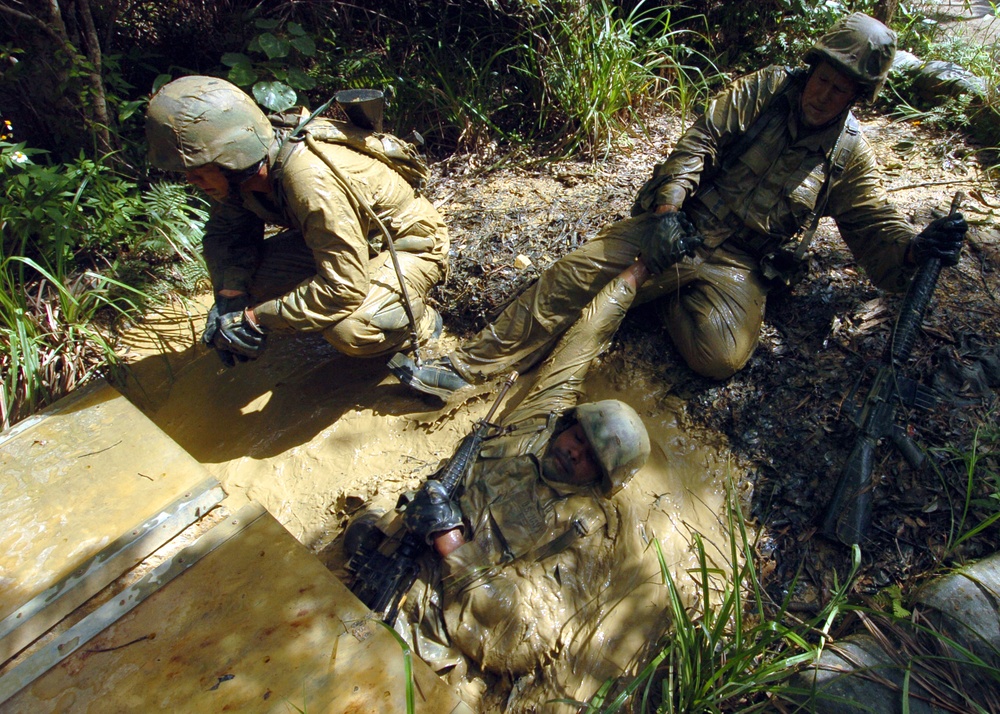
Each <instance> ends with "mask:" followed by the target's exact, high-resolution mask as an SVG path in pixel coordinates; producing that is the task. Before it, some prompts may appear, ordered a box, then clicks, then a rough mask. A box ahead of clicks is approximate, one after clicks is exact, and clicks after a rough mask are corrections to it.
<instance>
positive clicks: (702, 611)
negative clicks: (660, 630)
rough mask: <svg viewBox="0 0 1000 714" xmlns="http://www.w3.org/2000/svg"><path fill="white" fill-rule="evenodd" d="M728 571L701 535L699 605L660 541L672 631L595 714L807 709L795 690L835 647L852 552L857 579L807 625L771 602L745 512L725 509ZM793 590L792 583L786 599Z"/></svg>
mask: <svg viewBox="0 0 1000 714" xmlns="http://www.w3.org/2000/svg"><path fill="white" fill-rule="evenodd" d="M727 512H728V525H729V552H728V554H727V555H728V560H729V563H728V564H727V566H726V567H723V568H719V567H713V566H712V565H710V564H709V558H708V557H707V555H706V546H705V543H704V541H703V540H702V539H701V537H700V535H698V534H695V536H694V549H695V553H696V554H697V557H698V567H697V568H696V569H695V570H692V571H689V572H690V574H691V575H692V577H693V581H694V583H695V586H696V594H695V600H696V604H695V605H694V606H693V607H689V606H688V605H686V604H685V601H684V599H683V598H682V596H681V593H680V588H679V587H678V585H677V582H676V581H675V580H674V578H673V576H672V574H671V572H670V568H669V566H668V564H667V563H666V562H665V560H664V557H663V553H662V551H661V550H660V549H659V547H658V541H655V540H654V541H653V545H654V548H655V552H656V556H657V557H658V558H659V560H660V571H661V574H662V577H663V580H664V584H665V586H666V587H667V588H668V589H669V603H670V605H669V611H668V613H667V616H668V617H669V618H670V622H671V626H670V628H669V630H668V632H667V634H666V635H665V637H664V638H663V640H662V641H661V643H660V644H659V645H658V647H657V648H655V651H654V652H653V653H652V655H651V656H650V658H649V660H648V663H647V664H646V665H645V667H643V669H642V670H641V671H640V672H639V673H638V675H637V676H636V677H635V678H634V679H633V680H632V681H631V682H629V683H628V684H627V685H625V686H624V688H623V689H622V690H621V691H620V692H619V693H618V694H617V695H615V696H613V697H612V696H610V694H609V692H608V691H604V692H602V693H599V694H598V696H597V697H595V699H594V700H592V701H591V702H590V703H589V705H588V706H589V709H588V711H592V712H598V711H599V712H608V713H609V714H610V713H612V712H618V711H622V710H623V709H624V708H625V707H626V706H630V711H641V712H647V711H650V712H651V711H655V712H666V713H669V714H673V713H675V712H676V713H678V714H681V713H684V714H686V713H693V712H730V711H740V712H752V711H764V710H771V709H770V707H772V706H773V704H774V701H775V700H787V701H790V702H801V701H802V700H803V699H804V698H806V697H808V696H809V692H808V691H806V690H803V689H802V688H799V687H796V686H794V685H793V684H792V683H791V679H792V677H793V675H794V674H795V673H796V672H798V671H799V670H800V669H801V668H802V667H804V666H806V665H808V664H811V663H813V662H814V661H815V660H816V659H817V658H818V656H819V654H820V653H821V652H822V650H823V648H824V647H825V646H826V644H827V642H828V640H829V633H830V629H831V627H832V625H833V623H834V620H835V618H836V617H837V616H838V615H839V614H841V613H842V612H843V611H844V610H845V608H847V595H848V592H849V590H850V587H851V584H852V582H853V579H854V576H855V574H856V572H857V569H858V567H859V565H860V560H861V554H860V550H859V549H858V548H857V547H855V548H854V550H853V557H852V568H851V571H850V574H849V575H848V577H847V578H846V579H845V581H844V582H843V583H842V584H837V585H836V586H835V588H834V591H833V592H832V593H831V596H830V598H829V601H828V603H827V605H826V606H825V607H824V608H823V609H822V610H821V611H820V612H819V613H818V614H816V615H815V616H814V617H812V618H811V619H809V620H807V621H803V620H799V619H798V618H796V617H795V616H794V615H793V614H792V613H791V612H790V611H789V607H788V606H789V600H790V596H789V598H786V600H785V602H782V603H780V604H778V603H773V602H772V601H771V600H770V598H769V597H768V596H767V594H766V592H765V591H764V588H763V587H762V585H761V582H760V577H759V573H758V571H757V567H756V564H755V563H756V560H755V557H756V553H755V547H754V543H753V540H752V538H751V536H750V534H749V533H748V532H747V529H746V525H745V524H744V522H743V519H742V515H741V514H740V513H739V507H738V506H737V505H736V504H735V503H733V502H732V500H731V499H730V502H729V504H728V507H727ZM794 590H795V582H793V583H792V584H791V585H790V587H789V592H790V593H791V592H793V591H794Z"/></svg>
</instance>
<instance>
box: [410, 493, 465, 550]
mask: <svg viewBox="0 0 1000 714" xmlns="http://www.w3.org/2000/svg"><path fill="white" fill-rule="evenodd" d="M402 500H403V499H401V504H402ZM400 508H402V510H403V525H405V526H406V528H407V529H408V530H409V531H410V532H411V533H416V534H417V535H418V536H420V537H421V538H423V539H424V540H425V541H427V543H428V544H430V543H431V542H432V541H433V539H434V536H435V535H436V534H438V533H443V532H444V531H450V530H452V529H453V528H461V527H462V511H461V510H460V509H459V507H458V504H457V503H455V502H454V501H452V500H451V499H450V498H448V494H447V492H446V491H445V490H444V487H443V486H442V485H441V482H440V481H434V480H431V481H428V482H427V483H425V484H424V485H423V487H422V488H421V489H420V490H419V491H417V492H416V493H415V494H414V495H413V498H412V499H410V501H409V502H408V503H405V504H402V505H400V506H397V509H400Z"/></svg>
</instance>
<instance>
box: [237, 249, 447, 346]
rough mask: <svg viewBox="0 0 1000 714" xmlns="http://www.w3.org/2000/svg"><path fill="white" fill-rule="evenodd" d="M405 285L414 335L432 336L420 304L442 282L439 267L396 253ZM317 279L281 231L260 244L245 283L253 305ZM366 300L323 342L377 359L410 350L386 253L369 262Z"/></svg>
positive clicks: (432, 319)
mask: <svg viewBox="0 0 1000 714" xmlns="http://www.w3.org/2000/svg"><path fill="white" fill-rule="evenodd" d="M397 257H398V258H399V263H400V268H401V272H402V273H403V277H404V279H405V280H406V289H407V292H408V294H409V297H410V306H411V308H412V310H413V317H414V318H415V319H416V322H417V335H418V339H420V340H421V341H424V340H427V339H429V338H430V336H431V334H432V333H433V331H434V329H435V326H436V321H437V312H436V311H435V310H433V309H431V308H428V307H427V306H426V304H425V303H424V298H426V296H427V293H429V292H430V291H431V288H433V287H434V286H435V285H436V284H437V283H439V282H440V281H441V279H442V278H443V277H444V268H443V267H442V266H441V264H440V263H439V262H437V261H435V260H431V259H429V258H425V257H423V256H421V255H419V254H415V253H407V252H405V251H397ZM315 274H316V262H315V259H314V258H313V254H312V251H311V250H310V249H309V247H308V246H306V244H305V241H304V240H302V236H301V235H300V234H299V233H298V232H297V231H285V232H283V233H281V234H279V235H276V236H274V237H272V238H268V239H267V240H265V241H264V251H263V255H262V256H261V260H260V263H259V264H258V267H257V269H256V271H255V272H254V274H253V277H252V280H251V283H250V288H249V292H250V297H251V301H252V303H254V304H256V303H260V302H263V301H265V300H271V299H274V298H277V297H280V296H281V295H284V294H285V293H288V292H290V291H291V290H293V289H294V288H295V287H296V286H297V285H298V284H299V283H301V282H302V281H303V280H308V279H310V278H311V277H313V276H314V275H315ZM368 275H369V288H368V295H367V296H366V297H365V299H364V301H363V302H362V303H361V305H360V306H358V309H357V310H355V311H354V312H353V313H351V314H350V315H348V316H347V317H345V318H344V319H342V320H340V321H339V322H337V323H336V324H334V325H331V326H330V327H328V328H326V329H325V330H323V337H324V338H325V339H326V341H327V342H329V343H330V344H332V345H333V346H334V347H336V348H337V350H339V351H340V352H343V353H344V354H347V355H351V356H352V357H381V356H384V355H388V354H392V353H394V352H398V351H400V350H406V349H409V348H410V347H412V345H411V344H410V342H411V330H410V323H409V319H408V317H407V315H406V310H405V309H404V307H403V300H402V292H401V290H400V289H399V279H398V277H397V276H396V271H395V269H394V268H393V265H392V260H391V258H390V256H389V253H388V252H382V253H379V254H378V255H377V256H375V257H374V258H372V259H371V260H370V261H369V262H368Z"/></svg>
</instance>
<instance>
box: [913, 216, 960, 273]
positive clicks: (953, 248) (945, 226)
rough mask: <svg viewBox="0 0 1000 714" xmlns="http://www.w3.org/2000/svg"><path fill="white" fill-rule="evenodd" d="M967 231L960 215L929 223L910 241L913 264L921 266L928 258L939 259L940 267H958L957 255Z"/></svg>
mask: <svg viewBox="0 0 1000 714" xmlns="http://www.w3.org/2000/svg"><path fill="white" fill-rule="evenodd" d="M968 230H969V225H968V224H967V223H966V222H965V218H963V217H962V214H961V213H952V214H951V215H950V216H943V217H942V218H938V219H936V220H934V221H931V223H930V225H928V226H927V227H926V228H924V229H923V230H922V231H920V232H919V233H918V234H917V235H915V236H913V240H911V241H910V251H911V252H910V255H911V256H912V257H913V262H915V263H916V264H917V265H923V264H924V263H926V262H927V261H928V260H929V259H930V258H940V259H941V264H942V265H958V255H959V253H961V251H962V241H964V240H965V234H966V233H967V232H968Z"/></svg>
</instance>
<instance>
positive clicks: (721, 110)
mask: <svg viewBox="0 0 1000 714" xmlns="http://www.w3.org/2000/svg"><path fill="white" fill-rule="evenodd" d="M895 47H896V36H895V33H893V32H892V31H891V30H889V29H888V28H887V27H886V26H885V25H883V24H882V23H880V22H878V21H877V20H874V19H872V18H871V17H868V16H867V15H864V14H861V13H855V14H852V15H850V16H849V17H847V18H844V19H843V20H841V21H840V22H838V23H837V24H835V25H834V27H833V28H832V29H831V30H830V31H829V32H828V33H826V34H824V35H823V36H822V37H821V38H820V39H819V40H818V41H817V42H816V43H815V44H814V45H813V47H812V48H811V49H810V50H809V51H808V52H807V53H806V55H805V57H804V60H805V64H806V65H807V67H804V68H799V69H790V68H786V67H777V66H772V67H768V68H766V69H763V70H760V71H758V72H756V73H754V74H751V75H749V76H747V77H744V78H742V79H740V80H737V81H736V82H735V83H734V84H733V85H732V86H731V87H730V88H729V89H727V90H726V91H724V92H722V93H721V94H719V95H718V96H717V97H715V98H714V99H713V100H712V101H711V102H710V103H709V105H708V107H707V110H706V111H705V113H704V114H703V115H702V116H701V117H699V118H698V119H697V120H696V121H695V122H694V123H693V124H692V125H691V127H690V128H689V129H688V130H687V131H686V132H685V133H684V135H683V136H682V137H681V138H680V139H679V141H678V142H677V145H676V146H675V148H674V151H673V152H672V153H671V154H670V156H669V157H668V158H667V160H666V161H665V162H663V163H662V164H659V165H658V166H657V167H656V168H655V170H654V173H653V177H652V178H651V179H650V180H649V181H648V182H647V183H646V184H645V185H644V186H643V187H642V189H641V190H640V192H639V195H638V197H637V199H636V202H635V206H634V207H633V217H632V218H628V219H625V220H622V221H619V222H617V223H614V224H612V225H610V226H608V227H607V228H605V229H604V230H603V231H601V233H599V234H598V235H597V236H596V237H595V238H594V239H593V240H591V241H589V242H588V243H586V244H584V245H583V246H581V247H580V248H578V249H577V250H575V251H573V252H572V253H569V254H567V255H565V256H563V257H562V258H561V259H560V260H558V261H556V262H555V263H554V264H553V265H551V266H550V267H549V268H548V269H547V270H545V271H544V272H543V273H542V275H541V276H540V278H539V279H538V281H536V282H535V284H534V285H532V286H531V287H530V288H529V289H527V290H526V291H525V292H524V293H522V294H521V295H520V296H519V297H518V299H517V300H516V301H514V302H513V303H511V304H510V305H509V306H508V307H507V308H506V309H505V310H504V312H503V313H502V314H501V315H500V316H499V317H498V318H497V320H496V322H495V323H494V324H492V325H490V326H488V327H487V328H486V329H484V330H483V331H481V332H480V333H479V334H478V335H476V336H475V337H473V338H472V339H471V340H470V341H468V342H466V343H465V344H463V345H462V346H461V347H460V348H459V349H457V350H454V351H453V352H451V353H450V354H449V355H448V356H446V357H443V358H439V359H437V360H432V361H429V362H426V363H424V364H421V365H418V364H415V363H414V362H413V361H412V360H409V359H408V358H406V357H404V356H397V357H394V358H393V360H392V361H391V362H390V369H392V371H393V373H394V374H395V375H396V376H397V377H398V378H399V379H400V381H402V382H403V383H405V384H407V385H409V386H411V387H412V388H413V389H416V390H418V391H421V392H424V393H427V394H433V395H436V396H439V397H442V398H447V397H448V396H449V395H450V394H451V393H452V392H454V391H456V390H458V389H461V388H463V387H465V386H467V385H468V384H470V383H480V382H483V381H486V380H488V379H489V378H491V377H493V376H495V375H498V374H503V373H505V372H507V371H509V370H511V369H517V370H519V371H522V372H523V371H524V370H526V369H528V368H530V367H531V365H533V364H535V363H537V362H538V361H539V360H540V359H542V358H543V357H544V356H545V354H546V353H547V352H548V351H549V350H550V349H551V347H552V345H553V344H555V341H556V340H557V339H558V338H559V335H560V334H562V332H563V331H564V330H566V329H567V328H568V327H569V326H570V325H571V324H573V323H574V322H575V321H576V319H577V317H578V315H579V314H580V310H581V309H582V307H583V306H584V305H585V304H586V303H587V301H588V300H590V298H591V297H592V296H593V295H594V294H595V293H596V292H597V291H598V290H600V289H601V287H602V286H603V285H604V284H605V283H607V281H608V280H610V279H611V278H612V277H613V276H615V275H617V274H618V273H619V272H620V271H621V270H622V269H623V268H624V267H625V266H627V265H628V264H629V263H631V262H632V261H633V260H634V259H635V258H636V256H637V255H640V254H641V255H643V256H644V258H645V259H646V262H647V264H648V265H649V267H650V268H651V269H653V270H654V272H657V271H659V274H658V275H657V276H656V277H655V278H654V279H652V280H650V281H649V282H648V283H647V284H646V285H644V286H643V288H642V290H641V291H640V292H639V295H638V296H637V303H641V302H651V301H652V302H653V304H654V305H655V306H657V307H658V308H659V312H660V315H661V316H662V319H663V323H664V325H665V327H666V328H667V331H668V333H669V334H670V337H671V339H672V341H673V343H674V345H675V346H676V348H677V351H678V352H679V353H680V355H681V356H682V357H683V359H684V360H685V362H686V363H687V364H688V366H689V367H690V368H691V369H692V370H694V371H695V372H697V373H698V374H701V375H703V376H706V377H710V378H714V379H726V378H728V377H730V376H731V375H733V374H734V373H735V372H737V371H738V370H740V369H742V368H743V366H744V365H745V364H746V363H747V361H748V360H749V359H750V356H751V355H752V354H753V351H754V349H755V348H756V346H757V343H758V340H759V337H760V328H761V325H762V323H763V319H764V307H765V303H766V301H767V296H768V293H769V292H770V291H772V290H774V289H777V288H779V287H783V286H786V285H788V284H790V283H792V282H794V281H795V280H796V279H797V277H800V276H801V274H802V272H803V271H804V270H805V269H806V265H807V262H806V257H807V250H808V247H809V244H810V241H811V239H812V235H813V233H814V231H815V229H816V227H817V224H818V221H819V219H820V217H822V216H832V217H833V218H834V220H835V221H836V223H837V227H838V229H839V231H840V234H841V236H842V237H843V239H844V241H845V242H846V244H847V247H848V248H849V249H850V250H851V252H852V253H853V254H854V256H855V258H856V259H857V261H858V263H859V264H860V265H861V266H862V267H863V268H864V270H865V271H866V272H867V274H868V276H869V277H870V279H871V280H872V282H873V283H874V284H875V285H876V286H877V287H879V288H882V289H885V290H890V291H895V292H901V291H903V290H905V289H906V287H907V285H908V284H909V282H910V280H911V278H912V275H913V274H914V272H915V270H916V268H917V266H918V265H920V264H922V263H923V262H925V261H926V260H928V259H929V258H932V257H934V258H939V259H941V261H942V263H944V264H945V265H955V264H956V263H957V262H958V259H959V252H960V250H961V245H962V241H963V240H964V238H965V233H966V230H967V226H966V223H965V221H964V219H963V218H962V216H961V214H957V213H956V214H952V215H949V216H945V217H942V218H939V219H937V220H935V221H933V222H932V223H930V225H928V226H927V227H926V228H925V229H924V230H923V231H921V232H919V233H915V232H914V230H913V229H912V228H911V227H910V225H909V224H908V223H907V222H906V221H905V220H904V219H903V217H902V216H901V215H900V214H899V213H898V212H897V210H896V209H895V208H894V207H893V206H892V205H891V204H890V203H889V201H888V199H887V198H886V195H885V192H884V191H883V189H882V188H881V185H880V182H879V177H878V172H877V168H876V160H875V156H874V154H873V152H872V150H871V148H870V146H869V145H868V143H867V142H866V141H865V139H864V137H863V136H862V134H861V131H860V128H859V125H858V122H857V120H856V119H855V117H854V115H853V114H852V112H851V107H852V105H853V104H854V103H855V102H858V101H864V102H869V103H870V102H872V101H873V100H874V99H875V97H876V95H877V94H878V92H879V90H880V89H881V87H882V85H883V84H884V83H885V80H886V77H887V75H888V73H889V69H890V68H891V66H892V61H893V56H894V53H895ZM677 212H682V213H683V214H685V215H686V216H687V218H688V219H690V221H691V222H692V223H693V224H694V227H695V229H696V230H697V233H699V234H700V235H701V236H702V237H703V238H704V243H703V244H702V245H701V246H699V247H698V249H697V250H696V251H694V252H693V254H692V255H690V256H688V257H685V258H684V259H683V260H680V261H679V262H677V263H676V264H675V265H672V266H669V269H664V268H667V265H665V264H663V263H661V262H660V261H659V260H658V258H657V256H658V255H661V254H663V247H662V242H663V240H664V231H663V230H662V228H661V226H660V223H661V221H662V220H663V216H664V215H670V214H673V213H677Z"/></svg>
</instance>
